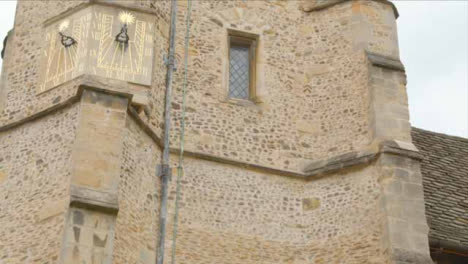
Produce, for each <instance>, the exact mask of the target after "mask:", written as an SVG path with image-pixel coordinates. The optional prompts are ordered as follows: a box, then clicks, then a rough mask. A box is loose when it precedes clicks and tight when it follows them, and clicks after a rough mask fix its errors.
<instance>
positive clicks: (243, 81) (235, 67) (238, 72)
mask: <svg viewBox="0 0 468 264" xmlns="http://www.w3.org/2000/svg"><path fill="white" fill-rule="evenodd" d="M229 54H230V56H229V96H230V97H234V98H239V99H249V86H250V76H249V75H250V59H249V47H245V46H233V45H231V49H230V53H229Z"/></svg>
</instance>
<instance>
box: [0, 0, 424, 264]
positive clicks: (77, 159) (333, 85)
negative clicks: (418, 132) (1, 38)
mask: <svg viewBox="0 0 468 264" xmlns="http://www.w3.org/2000/svg"><path fill="white" fill-rule="evenodd" d="M311 2H312V1H281V0H275V1H241V0H239V1H194V2H193V13H192V25H191V30H192V35H191V36H192V37H191V38H190V49H189V56H190V57H189V67H188V87H187V88H188V90H187V117H186V135H185V138H186V142H185V144H186V150H187V154H188V155H187V156H191V157H190V158H189V157H187V158H186V160H185V164H184V175H183V179H182V181H181V184H182V186H181V187H182V189H181V193H182V196H181V204H180V205H181V206H180V212H179V213H180V218H179V221H180V222H179V233H178V240H177V251H176V253H177V254H176V256H177V261H178V262H177V263H190V264H197V263H200V264H201V263H264V264H269V263H290V264H306V263H324V264H325V263H389V264H390V263H391V264H396V263H398V264H400V263H405V261H406V262H410V263H418V264H423V263H424V264H426V263H427V256H428V255H427V254H428V250H427V248H425V247H424V245H425V244H427V234H426V233H427V228H426V229H425V227H426V226H425V218H424V212H423V211H422V212H421V211H420V210H419V209H418V210H416V211H414V212H409V210H410V209H411V206H410V205H414V206H419V205H422V206H423V202H422V200H419V199H422V193H420V192H419V189H420V188H419V187H420V178H418V175H420V174H418V173H419V167H418V166H419V164H418V162H417V160H414V156H415V154H414V152H416V150H415V149H414V148H413V146H412V144H411V137H410V135H409V130H408V127H409V124H408V115H407V103H406V90H405V81H406V80H405V76H404V73H403V71H404V68H402V66H401V65H399V64H398V62H399V59H398V45H397V39H396V27H395V16H396V13H395V10H394V9H393V8H392V6H391V5H390V4H389V3H388V2H386V1H333V2H334V3H333V5H327V6H326V8H325V7H324V6H321V5H320V4H321V3H323V1H318V2H316V4H317V3H318V4H319V5H318V7H319V8H317V5H315V4H313V5H312V6H308V7H305V6H303V4H304V3H306V4H307V3H309V4H310V3H311ZM178 3H179V12H178V19H177V30H178V33H177V36H176V44H177V45H176V51H177V54H176V62H177V65H178V69H179V70H178V71H177V72H176V73H175V76H174V77H175V79H174V86H173V87H174V93H173V98H172V104H171V106H172V108H173V112H172V113H173V116H172V121H171V122H172V131H171V132H172V133H171V145H170V146H171V147H172V149H173V152H174V154H175V153H176V152H177V149H178V147H179V142H178V136H179V135H178V134H179V132H180V127H181V126H180V125H181V124H180V121H181V120H180V119H181V110H182V106H181V99H182V94H181V89H182V80H183V73H184V71H183V69H182V65H183V64H182V63H183V50H184V49H183V44H184V37H185V35H184V34H185V32H184V29H185V26H186V25H185V15H186V10H187V2H186V1H178ZM89 4H101V5H108V6H112V7H114V8H133V9H138V10H140V11H141V10H143V11H145V10H146V11H148V10H152V11H151V14H153V15H154V16H155V17H156V27H155V28H156V35H157V36H156V38H155V43H154V45H155V48H154V53H155V56H154V63H153V65H154V67H153V83H152V85H151V86H150V87H135V86H134V85H133V84H129V83H126V82H122V81H116V80H109V79H106V78H96V77H93V76H87V75H83V76H80V77H78V78H76V79H74V80H72V81H70V82H67V83H64V84H62V85H60V86H58V87H56V88H54V89H52V90H50V91H47V92H44V93H40V94H37V93H36V92H37V89H36V87H35V86H36V85H38V80H37V77H38V71H39V65H40V64H39V59H38V57H39V53H40V52H41V47H42V46H41V43H42V42H41V32H42V30H43V26H44V24H45V23H46V22H47V21H50V20H51V19H52V20H53V19H57V17H62V16H66V15H67V14H70V13H73V12H76V11H77V10H79V9H80V8H82V7H83V6H86V5H89ZM169 6H170V1H107V0H94V1H91V2H88V1H82V2H77V1H73V2H60V3H59V2H34V1H33V2H31V1H24V2H20V3H19V5H18V12H17V18H16V22H15V30H14V35H13V38H12V41H11V42H9V45H13V46H14V47H15V48H14V49H13V50H12V51H11V53H12V54H13V55H11V56H10V57H9V60H12V61H14V62H15V63H14V66H10V67H9V68H8V69H6V70H5V73H6V78H7V83H8V85H7V86H4V87H3V88H4V89H5V90H3V91H4V93H3V95H4V98H3V99H5V101H4V102H5V104H4V108H3V112H2V114H1V116H0V131H1V132H0V139H2V140H1V141H0V146H1V147H0V150H1V152H0V190H3V191H4V192H0V198H4V199H2V200H0V209H2V210H0V225H1V226H2V228H1V229H0V235H2V236H0V237H1V238H2V239H0V252H7V253H6V255H2V254H0V260H1V261H3V262H6V263H18V262H21V261H23V262H24V261H26V260H28V258H29V259H32V260H33V261H37V262H40V263H46V262H47V261H49V262H50V263H57V262H58V261H61V262H62V263H67V258H69V257H70V258H72V259H73V258H75V259H80V258H81V260H83V261H85V263H92V261H93V259H92V258H93V255H96V256H99V257H101V259H100V260H99V261H97V260H96V261H97V262H98V263H104V262H105V261H106V260H107V261H110V259H112V262H113V263H143V264H149V263H153V262H154V259H155V248H156V243H157V240H158V237H157V236H158V224H159V222H158V218H159V206H160V205H159V201H160V199H159V198H160V197H159V195H160V187H159V186H160V179H159V178H157V177H156V166H157V164H159V163H160V162H161V161H160V157H161V155H160V151H161V147H162V146H161V145H162V143H161V137H162V134H161V131H162V129H163V128H164V123H163V113H164V96H165V92H164V91H165V73H166V65H164V63H163V58H164V57H165V56H164V55H165V53H167V48H168V43H167V42H168V32H169V22H168V21H169V14H170V11H169ZM38 10H44V12H42V13H41V12H39V11H38ZM36 13H40V14H38V15H36ZM231 29H235V30H238V31H245V32H247V33H251V34H255V35H257V36H258V55H257V58H256V62H257V65H256V69H257V76H256V81H257V83H256V89H257V90H256V91H257V94H256V100H255V101H252V102H242V103H239V102H238V101H233V100H230V99H229V98H227V96H226V95H227V89H228V87H227V83H228V79H227V78H228V72H227V66H226V64H227V59H228V57H227V54H228V53H227V44H228V43H227V32H228V30H231ZM10 63H11V61H10ZM395 63H396V64H395ZM400 64H401V63H400ZM5 65H7V64H5ZM8 65H10V64H8ZM11 65H12V64H11ZM5 87H6V88H5ZM15 122H16V123H15ZM384 140H397V141H395V142H397V143H395V144H396V145H395V146H392V148H390V149H388V148H387V149H385V151H387V152H392V151H393V152H392V153H393V154H386V153H387V152H385V153H384V147H382V144H381V143H382V142H381V141H384ZM387 147H388V146H387ZM408 152H411V153H413V156H411V155H408ZM356 153H358V154H359V155H361V154H362V155H364V156H362V155H361V156H359V155H358V154H356ZM363 153H364V154H363ZM403 154H404V155H406V156H405V158H402V159H404V162H398V161H389V160H388V157H389V156H388V155H395V156H397V157H399V155H403ZM358 158H359V161H355V160H357V159H358ZM176 159H177V157H176V156H175V155H173V156H171V160H172V165H173V166H175V165H177V162H176ZM410 160H411V162H410ZM405 162H406V163H405ZM311 164H312V165H313V164H324V166H325V164H328V165H330V164H331V167H333V168H334V169H333V170H326V169H323V168H317V167H313V170H314V171H320V172H321V173H317V174H310V175H309V174H306V173H304V168H306V167H309V168H310V166H308V165H311ZM404 172H407V173H408V175H411V176H408V177H407V178H408V179H406V178H405V179H400V178H399V177H400V176H404V175H405V174H404ZM398 186H400V187H401V189H395V188H398ZM169 188H170V190H169V204H168V208H169V215H168V219H169V222H168V230H167V237H166V263H169V261H170V250H171V249H172V240H171V234H172V231H173V230H172V226H173V220H172V219H173V217H174V213H175V212H174V209H175V208H174V201H175V194H176V186H175V179H173V180H172V182H171V184H170V187H169ZM395 197H396V198H395ZM408 200H410V202H411V203H409V204H405V203H406V202H407V201H408ZM395 208H397V209H401V210H403V211H401V212H399V211H398V212H397V213H399V215H395V214H394V213H395V211H394V209H395ZM418 208H419V207H418ZM423 208H424V207H423ZM405 213H408V215H402V214H405ZM75 214H78V215H80V214H81V215H83V219H88V220H89V219H92V220H90V221H96V223H102V222H103V221H104V222H105V223H108V224H107V225H103V226H94V227H91V226H89V221H88V220H83V221H80V219H78V220H77V221H75V219H74V218H75V217H74V215H75ZM12 219H14V220H13V221H12ZM67 219H68V221H67ZM93 219H94V220H93ZM96 219H97V220H96ZM18 224H19V225H18ZM402 224H409V226H410V227H409V228H406V229H405V228H403V227H402V226H401V225H402ZM76 230H80V231H76ZM77 232H79V233H80V234H81V232H83V237H81V235H80V237H78V238H77V235H76V234H77ZM85 234H86V235H85ZM94 235H96V240H95V239H94ZM3 237H5V238H6V240H5V239H3ZM91 237H93V238H92V239H91ZM399 238H402V242H401V244H400V243H399V241H400V240H398V239H399ZM44 239H45V240H46V242H47V243H44V244H43V243H39V242H38V241H41V242H42V241H44ZM103 241H106V242H105V243H104V242H103ZM77 252H78V253H77ZM408 256H409V257H408ZM2 258H3V259H2ZM411 261H413V262H411ZM0 263H1V262H0ZM2 264H3V263H2Z"/></svg>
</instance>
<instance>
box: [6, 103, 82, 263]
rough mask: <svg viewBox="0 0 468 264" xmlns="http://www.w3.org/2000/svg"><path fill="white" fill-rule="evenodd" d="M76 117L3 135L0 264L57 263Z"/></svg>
mask: <svg viewBox="0 0 468 264" xmlns="http://www.w3.org/2000/svg"><path fill="white" fill-rule="evenodd" d="M78 112H79V107H78V105H73V106H71V107H68V108H65V109H63V110H61V111H59V112H56V113H54V114H51V115H49V116H47V117H44V118H42V119H38V120H35V121H32V122H29V123H27V124H25V125H23V126H20V127H16V128H14V129H11V130H8V131H4V132H0V226H1V228H0V252H1V254H0V263H2V264H3V263H5V264H6V263H8V264H10V263H28V262H29V263H47V262H49V263H57V260H58V257H59V252H60V246H61V242H62V230H63V227H64V224H65V215H66V211H67V208H68V204H69V200H70V198H69V189H70V176H71V168H72V167H71V156H72V147H73V142H74V139H75V131H76V124H77V119H78Z"/></svg>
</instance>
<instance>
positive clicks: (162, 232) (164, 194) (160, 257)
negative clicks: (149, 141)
mask: <svg viewBox="0 0 468 264" xmlns="http://www.w3.org/2000/svg"><path fill="white" fill-rule="evenodd" d="M171 4H172V7H171V29H170V33H169V56H168V58H167V62H166V65H167V75H166V102H165V103H166V105H165V109H164V138H163V146H164V149H163V155H162V163H161V164H160V165H159V168H157V170H156V171H158V170H159V172H160V176H161V209H160V212H159V239H158V244H157V248H156V250H157V256H156V264H163V263H164V245H165V238H166V222H167V200H168V187H169V178H170V177H171V175H170V172H171V170H170V167H169V150H170V147H169V133H170V127H171V94H172V75H173V73H174V69H175V65H174V53H175V52H174V50H175V34H176V18H177V0H172V3H171Z"/></svg>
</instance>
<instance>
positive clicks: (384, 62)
mask: <svg viewBox="0 0 468 264" xmlns="http://www.w3.org/2000/svg"><path fill="white" fill-rule="evenodd" d="M366 55H367V58H368V60H369V61H370V63H371V64H372V65H374V66H376V67H381V68H386V69H390V70H396V71H401V72H404V71H405V66H404V65H403V63H401V61H400V60H399V59H395V58H391V57H388V56H383V55H380V54H377V53H372V52H369V51H366Z"/></svg>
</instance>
